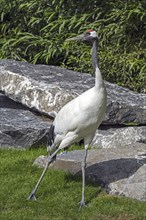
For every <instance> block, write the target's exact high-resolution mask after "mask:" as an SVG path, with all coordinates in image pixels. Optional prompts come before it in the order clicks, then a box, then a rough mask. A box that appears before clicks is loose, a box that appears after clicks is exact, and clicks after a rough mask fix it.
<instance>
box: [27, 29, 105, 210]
mask: <svg viewBox="0 0 146 220" xmlns="http://www.w3.org/2000/svg"><path fill="white" fill-rule="evenodd" d="M81 36H82V37H83V39H84V40H85V41H90V42H91V43H92V64H93V68H94V70H95V86H94V87H93V88H91V89H89V90H87V91H85V92H84V93H82V94H81V95H79V96H78V97H76V98H75V99H73V100H72V101H70V102H69V103H67V104H66V105H65V106H64V107H63V108H62V109H61V110H60V111H59V112H58V114H57V115H56V117H55V120H54V122H53V124H52V126H51V128H50V133H49V140H48V142H49V145H50V152H51V154H50V156H48V163H47V164H46V167H45V169H44V171H43V173H42V175H41V177H40V179H39V181H38V183H37V185H36V187H35V188H34V190H33V191H32V193H31V194H30V196H29V199H35V192H36V190H37V188H38V186H39V184H40V182H41V180H42V178H43V176H44V174H45V172H46V170H47V169H48V166H49V164H50V163H51V162H52V161H53V160H55V159H56V155H57V153H58V151H59V150H61V149H64V148H67V147H69V146H70V145H71V144H73V143H77V142H79V141H80V140H84V146H85V154H84V158H83V161H82V199H81V203H80V207H82V206H84V204H85V201H84V187H85V167H86V157H87V150H88V147H89V145H90V144H91V141H92V139H93V137H94V135H95V132H96V129H97V128H98V126H99V125H100V123H101V122H102V120H103V117H104V114H105V111H106V89H105V86H104V81H103V79H102V75H101V72H100V70H99V68H98V64H97V55H96V54H97V51H96V47H97V45H96V44H97V34H96V32H95V31H93V30H89V31H87V32H86V33H85V34H84V35H80V36H79V37H75V38H71V39H69V40H78V38H80V37H81Z"/></svg>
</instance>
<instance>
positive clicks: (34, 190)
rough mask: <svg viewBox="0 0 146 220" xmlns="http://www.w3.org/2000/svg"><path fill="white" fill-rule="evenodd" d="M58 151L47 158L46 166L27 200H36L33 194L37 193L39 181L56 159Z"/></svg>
mask: <svg viewBox="0 0 146 220" xmlns="http://www.w3.org/2000/svg"><path fill="white" fill-rule="evenodd" d="M58 151H59V149H57V150H56V151H55V152H54V153H53V154H52V155H49V156H48V161H47V164H46V166H45V168H44V170H43V172H42V174H41V176H40V178H39V180H38V182H37V184H36V186H35V187H34V189H33V190H32V192H31V194H30V195H29V197H28V199H29V200H30V199H32V200H36V197H35V193H36V191H37V189H38V187H39V185H40V183H41V181H42V179H43V177H44V175H45V173H46V171H47V169H48V167H49V165H50V164H51V163H52V162H53V161H54V160H55V159H56V154H57V153H58Z"/></svg>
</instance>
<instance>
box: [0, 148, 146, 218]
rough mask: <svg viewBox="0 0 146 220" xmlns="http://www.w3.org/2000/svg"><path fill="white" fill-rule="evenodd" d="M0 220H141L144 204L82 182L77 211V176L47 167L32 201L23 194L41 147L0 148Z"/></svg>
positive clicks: (34, 178)
mask: <svg viewBox="0 0 146 220" xmlns="http://www.w3.org/2000/svg"><path fill="white" fill-rule="evenodd" d="M0 154H1V160H0V163H1V178H0V213H1V214H0V219H1V220H88V219H89V220H96V219H98V220H102V219H103V220H109V219H110V220H144V219H146V212H145V203H144V202H139V201H136V200H132V199H127V198H124V197H123V198H122V197H116V196H110V195H107V194H106V193H105V192H104V191H103V190H101V188H100V187H99V186H97V185H92V184H89V183H87V184H86V201H87V203H88V205H87V207H84V208H83V209H82V210H81V211H80V212H79V211H78V208H79V204H78V202H79V201H80V199H81V177H77V176H72V175H70V174H67V173H65V172H63V171H56V170H49V171H48V172H47V174H46V176H45V178H44V180H43V182H42V184H41V186H40V188H39V189H38V192H37V197H38V199H37V200H36V201H28V200H27V197H28V195H29V193H30V192H31V190H32V188H33V187H34V185H35V184H36V182H37V180H38V178H39V176H40V173H41V172H42V169H39V168H37V167H36V166H32V162H33V160H34V159H35V158H36V157H38V156H39V155H41V154H46V150H45V149H33V150H26V151H20V150H0Z"/></svg>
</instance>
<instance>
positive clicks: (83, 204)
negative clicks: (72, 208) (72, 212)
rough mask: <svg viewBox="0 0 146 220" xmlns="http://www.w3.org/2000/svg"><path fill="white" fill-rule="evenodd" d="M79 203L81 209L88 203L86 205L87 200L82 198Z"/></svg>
mask: <svg viewBox="0 0 146 220" xmlns="http://www.w3.org/2000/svg"><path fill="white" fill-rule="evenodd" d="M79 204H80V207H79V211H80V210H81V208H83V207H84V206H86V205H85V201H82V200H81V202H79Z"/></svg>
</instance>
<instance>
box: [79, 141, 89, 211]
mask: <svg viewBox="0 0 146 220" xmlns="http://www.w3.org/2000/svg"><path fill="white" fill-rule="evenodd" d="M87 151H88V145H86V146H85V152H84V158H83V161H82V199H81V202H80V208H79V210H80V209H81V208H82V207H83V206H85V169H86V158H87Z"/></svg>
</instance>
